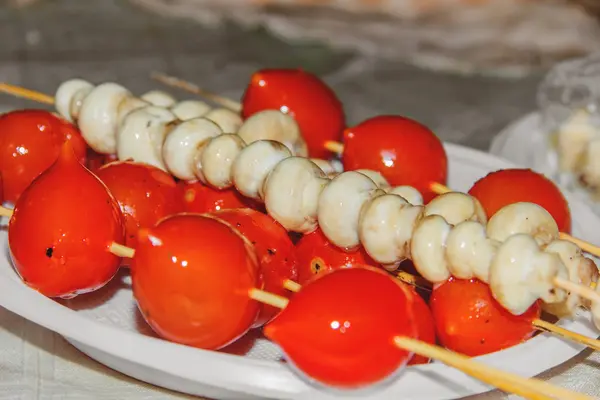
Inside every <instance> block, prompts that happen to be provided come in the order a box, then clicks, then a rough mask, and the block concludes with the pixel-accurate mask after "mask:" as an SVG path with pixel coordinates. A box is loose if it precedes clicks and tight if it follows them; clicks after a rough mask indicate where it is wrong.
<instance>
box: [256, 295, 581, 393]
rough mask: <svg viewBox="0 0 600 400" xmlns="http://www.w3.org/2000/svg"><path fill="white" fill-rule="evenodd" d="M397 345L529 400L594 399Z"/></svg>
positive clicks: (424, 346) (435, 351)
mask: <svg viewBox="0 0 600 400" xmlns="http://www.w3.org/2000/svg"><path fill="white" fill-rule="evenodd" d="M248 295H249V296H250V298H252V299H254V300H256V301H259V302H261V303H265V304H269V305H271V306H273V307H278V308H281V309H284V308H285V307H287V305H288V303H289V300H288V299H286V298H285V297H283V296H278V295H276V294H273V293H269V292H265V291H263V290H260V289H255V288H253V289H250V290H249V292H248ZM394 344H395V345H396V346H398V347H400V348H402V349H405V350H408V351H410V352H413V353H415V354H418V355H421V356H423V357H427V358H431V359H434V360H437V361H440V362H443V363H444V364H446V365H449V366H451V367H454V368H456V369H458V370H460V371H462V372H464V373H465V374H467V375H470V376H472V377H473V378H476V379H479V380H480V381H482V382H485V383H487V384H490V385H492V386H495V387H497V388H498V389H501V390H503V391H506V392H510V393H514V394H516V395H519V396H523V397H525V398H528V399H532V400H546V399H554V400H557V399H560V400H591V397H589V396H586V395H584V394H581V393H576V392H572V391H570V390H567V389H564V388H561V387H557V386H554V385H552V384H549V383H547V382H543V381H540V380H537V379H528V378H523V377H521V376H519V375H516V374H512V373H510V372H505V371H502V370H498V369H496V368H493V367H490V366H488V365H486V364H483V363H480V362H477V361H474V360H473V359H471V358H469V357H466V356H464V355H461V354H458V353H454V352H452V351H450V350H446V349H444V348H441V347H439V346H435V345H431V344H429V343H425V342H422V341H419V340H416V339H411V338H407V337H400V336H397V337H395V338H394Z"/></svg>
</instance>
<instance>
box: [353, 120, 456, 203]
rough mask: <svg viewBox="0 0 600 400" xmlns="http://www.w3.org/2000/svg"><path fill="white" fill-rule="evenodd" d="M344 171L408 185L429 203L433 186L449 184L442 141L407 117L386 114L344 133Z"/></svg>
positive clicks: (393, 184) (432, 196) (392, 183)
mask: <svg viewBox="0 0 600 400" xmlns="http://www.w3.org/2000/svg"><path fill="white" fill-rule="evenodd" d="M342 161H343V164H344V170H345V171H350V170H356V169H370V170H374V171H378V172H380V173H381V174H382V175H383V176H384V177H385V178H386V179H387V181H388V182H389V183H390V184H391V185H392V186H400V185H409V186H413V187H414V188H416V189H417V190H419V191H420V192H421V194H422V195H423V199H424V201H425V202H426V203H427V202H429V201H430V200H431V199H433V198H434V197H435V196H437V194H436V193H434V192H432V190H431V188H430V186H431V183H441V184H443V185H445V184H446V180H447V178H448V158H447V156H446V151H445V150H444V146H443V145H442V142H441V141H440V139H439V138H438V137H437V136H436V135H435V134H434V133H433V132H432V131H431V130H429V129H428V128H427V127H425V126H423V125H421V124H420V123H418V122H416V121H413V120H411V119H408V118H404V117H399V116H390V115H384V116H379V117H374V118H371V119H368V120H366V121H364V122H362V123H361V124H359V125H357V126H355V127H353V128H348V129H346V131H345V132H344V153H343V155H342Z"/></svg>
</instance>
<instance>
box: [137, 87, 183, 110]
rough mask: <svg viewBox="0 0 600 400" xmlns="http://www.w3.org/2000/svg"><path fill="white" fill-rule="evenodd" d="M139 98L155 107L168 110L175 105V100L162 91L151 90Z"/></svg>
mask: <svg viewBox="0 0 600 400" xmlns="http://www.w3.org/2000/svg"><path fill="white" fill-rule="evenodd" d="M140 98H141V99H142V100H144V101H145V102H148V103H150V104H152V105H153V106H157V107H165V108H169V107H171V106H173V105H174V104H175V103H177V100H175V98H174V97H173V96H171V95H170V94H169V93H167V92H163V91H162V90H151V91H149V92H147V93H144V94H143V95H141V96H140Z"/></svg>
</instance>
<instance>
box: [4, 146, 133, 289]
mask: <svg viewBox="0 0 600 400" xmlns="http://www.w3.org/2000/svg"><path fill="white" fill-rule="evenodd" d="M8 240H9V246H10V252H11V255H12V258H13V262H14V265H15V268H16V270H17V271H18V273H19V275H20V276H21V278H22V279H23V281H24V282H25V283H26V284H27V285H29V286H30V287H32V288H34V289H36V290H38V291H39V292H40V293H42V294H44V295H46V296H49V297H65V298H66V297H72V296H74V295H77V294H80V293H85V292H90V291H93V290H95V289H98V288H100V287H102V286H104V285H105V284H106V283H107V282H108V281H109V280H110V279H111V278H112V277H113V276H114V275H115V274H116V272H117V270H118V268H119V264H120V262H121V260H120V258H119V257H117V256H115V255H113V254H111V253H110V252H109V247H110V245H111V244H112V243H113V242H116V243H123V242H124V241H125V228H124V221H123V216H122V215H121V211H120V209H119V205H118V203H117V201H116V200H115V199H114V197H112V195H111V194H110V192H109V191H108V190H107V188H106V186H105V185H104V184H103V183H102V182H101V181H100V180H99V179H98V178H97V177H96V176H94V175H93V174H92V173H91V172H90V171H89V170H87V169H86V168H85V167H84V166H83V165H81V164H80V163H79V162H78V160H77V158H76V155H75V153H74V152H73V150H72V147H71V145H70V143H69V142H66V143H65V144H64V145H63V147H62V150H61V152H60V155H59V158H58V160H57V161H56V162H55V163H54V164H53V165H52V166H51V167H50V168H48V169H47V170H46V171H45V172H43V173H42V174H41V175H40V176H39V177H38V178H36V179H35V180H34V181H33V183H32V184H31V185H30V186H29V187H28V188H27V189H25V191H24V192H23V193H22V194H21V197H19V200H17V203H16V206H15V209H14V214H13V216H12V218H11V220H10V223H9V227H8Z"/></svg>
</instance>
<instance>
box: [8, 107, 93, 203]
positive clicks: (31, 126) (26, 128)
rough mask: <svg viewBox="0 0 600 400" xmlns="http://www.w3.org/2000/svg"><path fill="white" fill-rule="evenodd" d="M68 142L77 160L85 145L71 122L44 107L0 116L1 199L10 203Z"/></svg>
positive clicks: (80, 156) (83, 157) (81, 154)
mask: <svg viewBox="0 0 600 400" xmlns="http://www.w3.org/2000/svg"><path fill="white" fill-rule="evenodd" d="M67 140H68V141H69V142H70V143H71V146H72V148H73V150H74V151H75V153H76V155H77V157H78V159H79V161H81V162H84V161H85V154H86V144H85V141H84V140H83V138H82V137H81V134H80V133H79V130H78V129H77V128H76V127H75V126H74V125H73V124H71V123H69V122H67V121H65V120H63V119H62V118H59V117H57V116H56V115H54V114H52V113H50V112H48V111H44V110H18V111H12V112H8V113H6V114H3V115H1V116H0V174H2V177H3V190H4V196H5V200H6V201H9V202H11V203H14V202H15V201H16V200H17V199H18V198H19V196H20V195H21V193H22V192H23V190H25V188H27V186H29V185H30V184H31V182H32V181H33V180H34V179H35V178H36V177H37V176H39V175H40V174H41V173H42V172H44V171H45V170H46V169H47V168H48V167H50V166H51V165H52V164H53V163H54V162H55V161H56V159H57V158H58V154H59V153H60V149H61V146H62V144H63V143H64V142H65V141H67Z"/></svg>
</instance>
